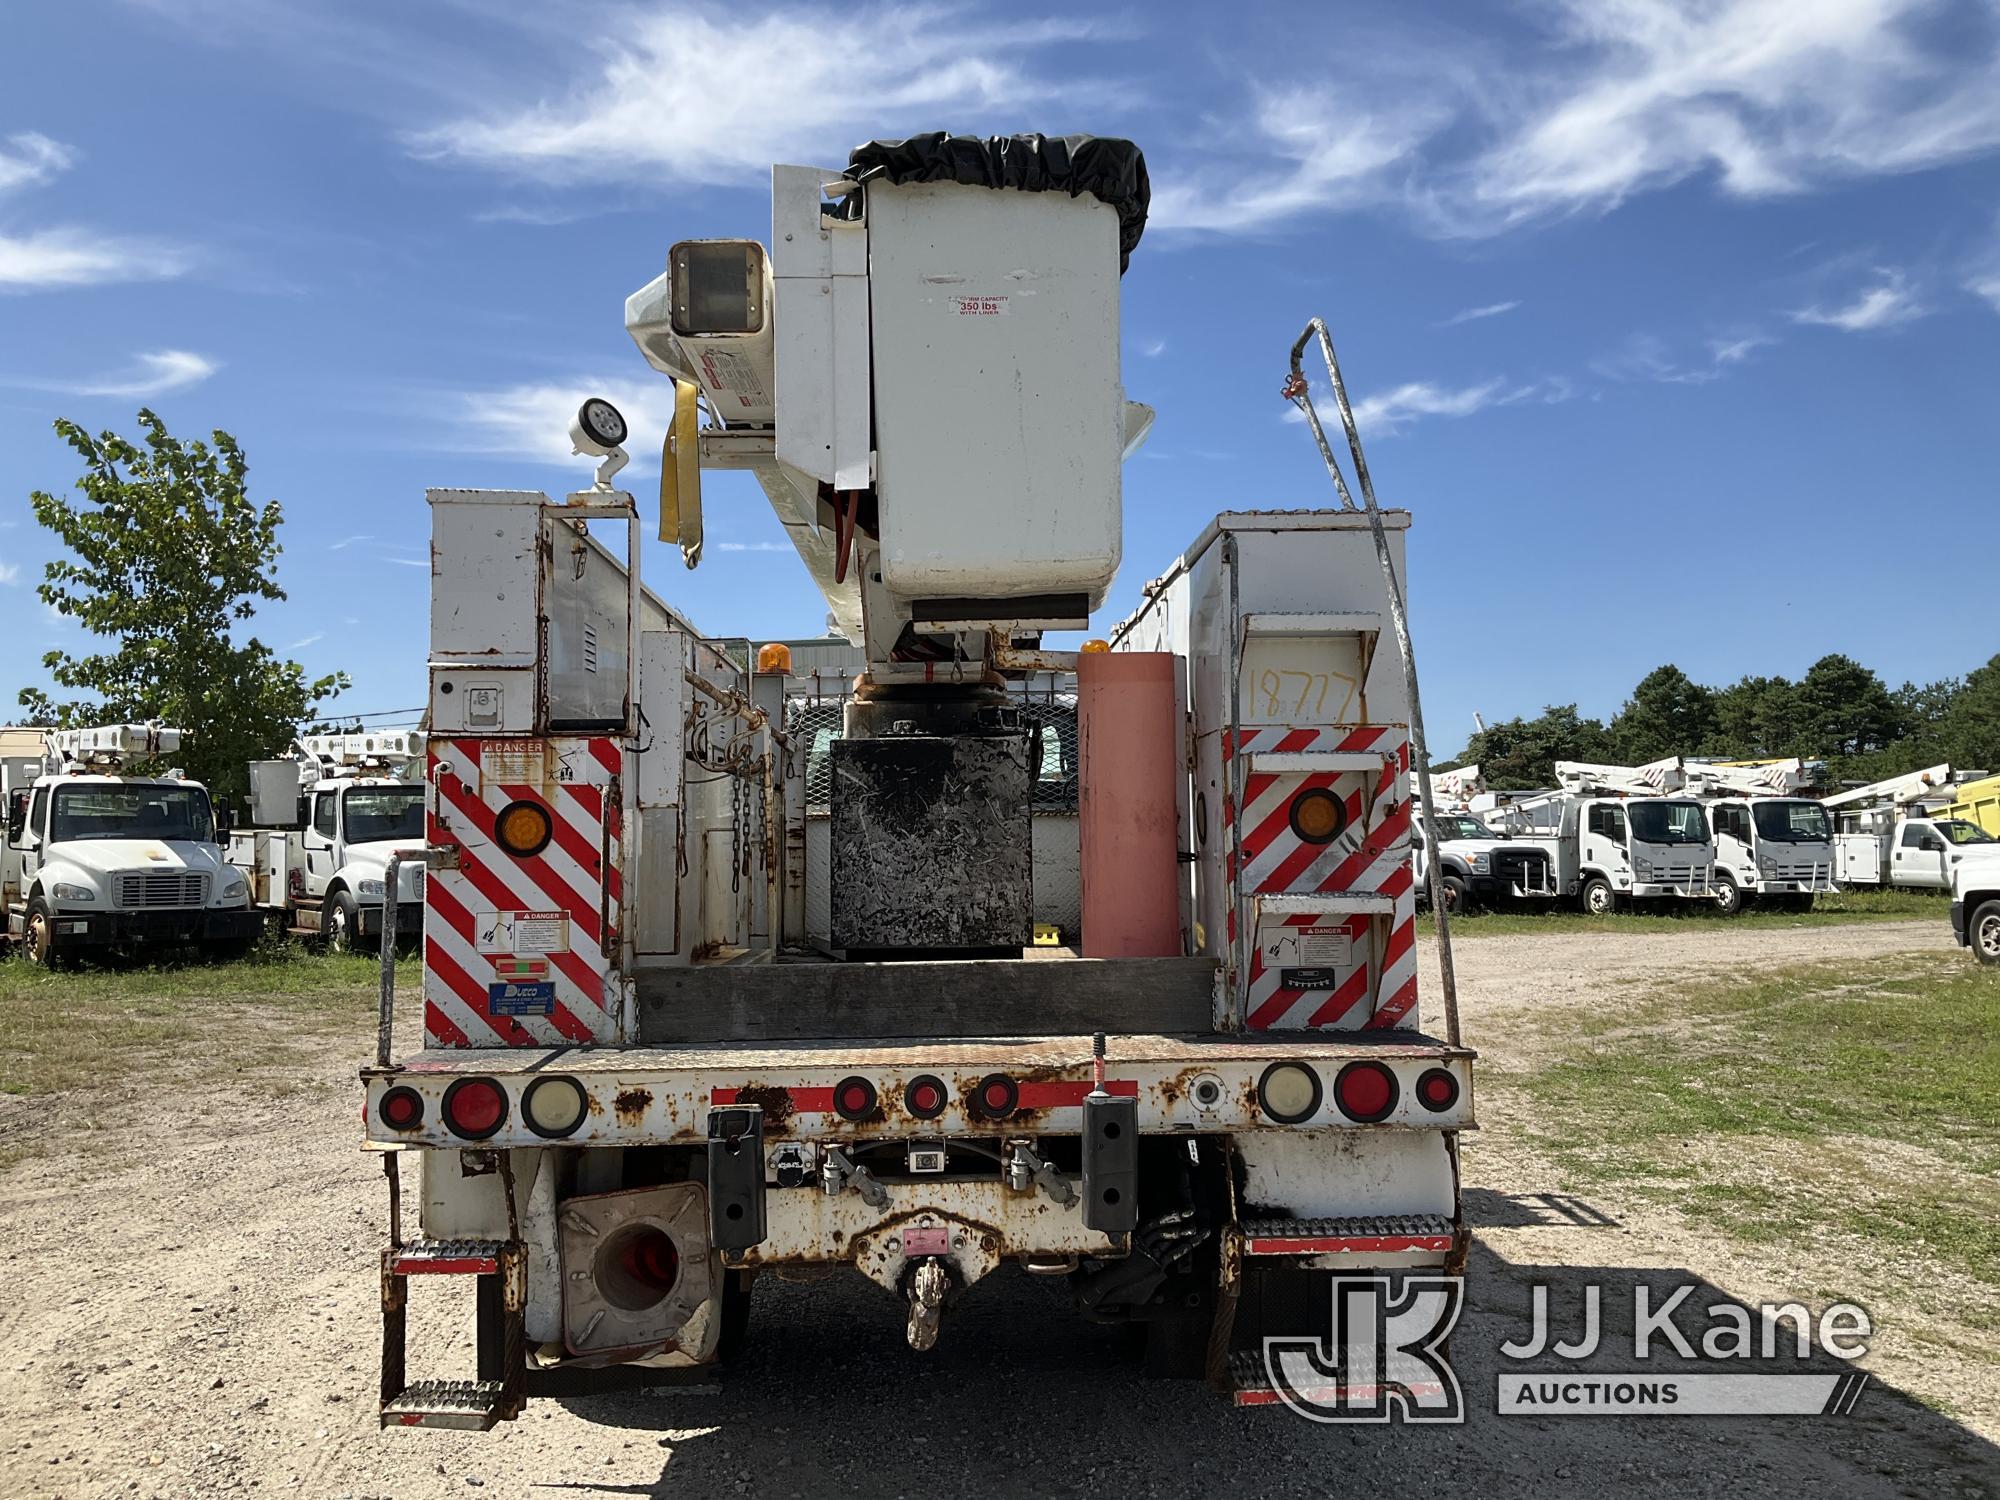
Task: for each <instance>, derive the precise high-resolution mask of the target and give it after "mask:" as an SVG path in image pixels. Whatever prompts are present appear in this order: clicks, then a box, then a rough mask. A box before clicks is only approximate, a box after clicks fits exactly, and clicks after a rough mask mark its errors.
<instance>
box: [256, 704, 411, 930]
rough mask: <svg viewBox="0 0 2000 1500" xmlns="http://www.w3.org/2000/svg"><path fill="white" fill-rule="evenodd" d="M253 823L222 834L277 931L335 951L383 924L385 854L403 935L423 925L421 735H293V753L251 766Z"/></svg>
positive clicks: (384, 732) (399, 732)
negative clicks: (394, 858) (393, 870)
mask: <svg viewBox="0 0 2000 1500" xmlns="http://www.w3.org/2000/svg"><path fill="white" fill-rule="evenodd" d="M250 805H251V812H250V819H251V824H252V826H251V827H248V828H239V829H236V830H235V831H233V832H232V833H231V834H230V836H229V863H230V864H232V865H234V866H235V867H236V868H237V869H238V870H241V871H242V872H243V875H244V877H245V878H246V879H247V880H248V881H249V882H250V888H251V893H252V896H253V897H254V899H255V901H256V903H257V905H258V907H259V908H261V909H262V910H264V911H267V912H272V913H275V914H276V915H277V918H278V921H279V924H280V925H281V926H282V927H283V928H284V930H285V931H287V932H290V933H293V934H295V935H299V936H311V937H317V938H319V939H321V940H323V941H324V942H325V943H326V944H327V946H328V947H330V948H333V949H335V950H336V951H339V952H343V953H344V952H347V951H349V950H351V949H352V948H353V947H354V946H355V945H356V944H357V943H360V942H364V941H372V940H374V939H376V938H379V937H380V936H381V932H382V893H383V889H384V887H383V881H384V877H385V872H386V871H387V868H388V862H389V856H390V855H391V854H393V853H395V852H397V851H399V850H400V851H402V852H404V853H407V854H409V855H410V856H412V857H411V859H410V860H409V861H408V862H407V863H405V864H404V865H403V867H402V869H401V872H400V874H399V876H398V879H397V897H398V900H399V902H400V903H401V905H402V908H403V910H402V913H401V916H400V918H399V920H398V921H397V924H396V931H397V933H398V935H399V936H400V937H401V938H402V940H403V941H404V942H406V943H413V942H414V941H415V940H416V939H417V937H418V936H419V935H421V933H422V932H423V899H424V885H423V881H424V871H423V864H422V860H421V858H420V856H421V854H422V852H423V847H424V736H423V733H422V732H421V731H419V730H411V729H395V730H377V731H374V732H370V733H354V734H309V735H304V736H301V737H300V739H299V740H298V742H297V743H296V744H295V745H294V746H293V750H292V754H291V755H290V756H289V757H287V758H284V759H280V760H260V761H253V762H252V763H251V766H250Z"/></svg>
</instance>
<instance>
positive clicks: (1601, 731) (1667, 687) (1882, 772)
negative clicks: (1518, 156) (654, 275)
mask: <svg viewBox="0 0 2000 1500" xmlns="http://www.w3.org/2000/svg"><path fill="white" fill-rule="evenodd" d="M1668 755H1690V756H1692V755H1699V756H1708V757H1712V758H1714V759H1718V760H1757V759H1777V758H1783V757H1788V756H1794V755H1795V756H1798V757H1800V758H1801V759H1804V760H1824V761H1826V762H1827V765H1828V774H1829V776H1830V777H1831V778H1832V779H1833V780H1835V781H1879V780H1881V779H1882V778H1884V777H1888V776H1899V775H1901V774H1903V773H1904V772H1906V771H1916V770H1921V769H1923V768H1924V767H1925V766H1933V765H1937V764H1939V763H1941V762H1949V763H1950V764H1951V765H1952V766H1954V767H1956V768H1959V769H1972V768H1979V769H1987V770H1993V771H2000V656H1995V657H1993V658H1991V659H1990V660H1989V661H1987V662H1986V664H1985V665H1984V666H1980V667H1975V668H1974V669H1973V670H1972V671H1970V672H1968V673H1967V674H1966V675H1965V676H1963V677H1947V678H1943V679H1941V680H1940V681H1937V682H1928V683H1922V684H1918V683H1913V682H1906V683H1904V684H1903V685H1902V686H1901V687H1899V688H1894V689H1891V688H1890V687H1889V686H1888V685H1887V684H1885V683H1884V682H1883V681H1882V679H1881V678H1880V677H1879V676H1877V675H1876V674H1875V673H1874V672H1872V671H1870V670H1869V669H1868V668H1867V667H1864V666H1862V665H1861V663H1859V662H1857V661H1855V660H1853V659H1852V658H1851V657H1847V656H1840V655H1832V656H1822V657H1821V658H1820V659H1819V660H1818V661H1816V662H1814V663H1813V664H1812V666H1811V667H1809V668H1807V670H1806V673H1805V675H1804V676H1802V677H1800V678H1799V679H1798V680H1797V681H1792V680H1790V679H1789V678H1785V677H1755V676H1753V677H1745V678H1743V679H1741V680H1740V681H1738V682H1733V683H1731V684H1729V685H1728V686H1727V687H1708V686H1705V685H1704V684H1702V683H1699V682H1696V681H1694V680H1693V679H1692V678H1691V677H1689V676H1688V675H1687V673H1685V672H1683V671H1682V670H1681V669H1680V668H1679V667H1677V666H1674V665H1673V664H1672V663H1668V664H1667V665H1665V666H1662V667H1656V668H1654V669H1653V670H1652V671H1651V672H1648V673H1647V674H1646V675H1645V676H1644V677H1643V678H1641V679H1640V680H1639V684H1638V686H1636V687H1635V688H1633V689H1632V696H1631V697H1629V698H1627V699H1626V700H1625V704H1624V706H1623V707H1622V708H1620V709H1619V710H1618V712H1617V713H1615V714H1613V715H1612V717H1611V722H1610V723H1608V724H1607V723H1605V722H1604V721H1602V720H1600V719H1592V718H1585V717H1584V716H1583V715H1581V714H1580V713H1578V712H1577V707H1576V705H1575V704H1574V703H1564V704H1553V705H1550V706H1548V707H1546V708H1544V709H1543V710H1542V712H1541V713H1540V715H1538V716H1537V717H1535V718H1532V719H1524V718H1513V719H1508V720H1506V721H1505V722H1503V723H1498V724H1489V725H1488V726H1487V727H1486V728H1485V729H1483V730H1481V731H1480V732H1479V733H1477V734H1475V735H1473V736H1472V738H1471V740H1469V741H1468V742H1467V744H1466V747H1465V749H1464V750H1463V751H1462V752H1461V753H1460V754H1459V755H1458V757H1457V758H1456V759H1455V760H1453V761H1452V762H1451V764H1453V765H1474V764H1476V765H1478V766H1479V767H1480V771H1481V774H1482V775H1483V776H1484V777H1485V780H1486V784H1487V785H1488V786H1490V787H1493V788H1494V789H1496V790H1499V791H1525V790H1528V789H1530V788H1535V787H1546V786H1552V785H1554V784H1555V763H1556V762H1557V761H1559V760H1582V761H1600V762H1607V763H1610V764H1614V765H1642V764H1644V763H1645V762H1647V761H1649V760H1658V759H1660V758H1661V757H1663V756H1668Z"/></svg>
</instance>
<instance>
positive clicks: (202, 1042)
mask: <svg viewBox="0 0 2000 1500" xmlns="http://www.w3.org/2000/svg"><path fill="white" fill-rule="evenodd" d="M380 974H381V968H380V965H379V964H378V963H377V961H376V960H375V959H373V958H369V957H365V956H362V955H358V954H333V953H315V952H308V951H305V950H303V949H298V948H273V949H270V950H260V952H259V953H258V954H256V955H255V956H253V957H251V958H248V959H245V960H243V961H241V962H238V963H230V964H204V963H187V964H160V965H146V966H138V965H129V966H117V965H112V964H106V965H102V966H92V967H87V968H79V969H70V970H58V971H56V972H54V973H51V972H49V971H48V970H45V969H40V968H37V967H36V966H35V965H33V964H31V963H28V962H27V961H26V960H24V959H21V958H13V959H9V960H7V961H6V962H0V1035H4V1036H5V1037H6V1038H7V1046H6V1047H5V1048H4V1049H0V1094H12V1095H17V1096H29V1097H34V1096H39V1095H46V1094H58V1093H68V1092H71V1091H103V1092H115V1091H118V1090H121V1089H125V1088H128V1087H130V1086H131V1084H133V1083H134V1082H136V1081H138V1080H139V1079H140V1078H142V1077H150V1076H171V1075H172V1074H173V1073H174V1072H175V1071H176V1070H177V1069H178V1068H179V1067H180V1066H181V1065H182V1064H185V1063H190V1062H195V1061H198V1060H208V1061H214V1060H216V1059H221V1060H223V1061H224V1062H227V1063H230V1064H232V1065H235V1064H240V1063H244V1062H253V1063H255V1064H258V1065H262V1064H268V1063H271V1062H279V1061H283V1060H284V1059H285V1058H286V1057H288V1056H290V1055H291V1053H292V1052H293V1050H294V1048H295V1046H296V1044H297V1043H298V1042H299V1041H301V1040H303V1039H304V1038H306V1037H308V1036H318V1035H325V1034H327V1033H331V1032H340V1031H346V1032H351V1033H353V1034H354V1035H356V1036H357V1037H360V1036H362V1035H363V1034H364V1033H365V1034H369V1035H372V1033H373V1026H374V1016H375V1006H376V997H377V993H378V990H379V986H380ZM421 986H422V972H421V968H420V966H419V963H418V961H416V960H414V959H410V960H405V961H403V962H402V963H400V964H398V965H397V974H396V991H397V996H398V998H399V1000H401V1001H402V1003H403V1004H405V1005H408V1004H410V1003H413V997H414V996H415V995H417V994H418V993H419V992H420V990H421ZM362 1061H363V1059H362V1057H361V1056H360V1055H359V1054H358V1053H357V1055H356V1058H355V1063H356V1065H357V1066H359V1064H360V1063H361V1062H362Z"/></svg>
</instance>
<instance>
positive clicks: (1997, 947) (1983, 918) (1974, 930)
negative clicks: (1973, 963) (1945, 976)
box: [1966, 901, 2000, 964]
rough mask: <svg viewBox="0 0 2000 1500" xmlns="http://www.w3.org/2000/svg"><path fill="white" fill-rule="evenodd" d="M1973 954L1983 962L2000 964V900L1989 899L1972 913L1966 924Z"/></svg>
mask: <svg viewBox="0 0 2000 1500" xmlns="http://www.w3.org/2000/svg"><path fill="white" fill-rule="evenodd" d="M1966 932H1967V933H1968V934H1969V935H1970V936H1971V938H1972V956H1973V957H1974V958H1976V959H1978V960H1979V961H1980V962H1981V963H1983V964H2000V901H1988V902H1986V903H1985V904H1984V905H1982V906H1980V907H1978V908H1977V909H1976V910H1975V911H1974V912H1973V913H1972V921H1971V922H1970V923H1968V924H1967V925H1966Z"/></svg>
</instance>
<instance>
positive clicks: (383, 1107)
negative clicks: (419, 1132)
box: [375, 1085, 424, 1130]
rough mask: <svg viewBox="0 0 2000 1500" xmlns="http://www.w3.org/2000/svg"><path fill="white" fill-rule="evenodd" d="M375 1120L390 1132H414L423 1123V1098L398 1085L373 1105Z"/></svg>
mask: <svg viewBox="0 0 2000 1500" xmlns="http://www.w3.org/2000/svg"><path fill="white" fill-rule="evenodd" d="M375 1118H376V1119H378V1120H380V1121H381V1122H382V1123H383V1124H384V1125H386V1126H388V1127H389V1128H390V1129H391V1130H415V1129H416V1128H417V1127H418V1126H419V1125H421V1124H423V1123H424V1096H423V1095H422V1094H420V1093H418V1092H417V1091H416V1090H415V1089H410V1088H403V1087H401V1086H400V1085H399V1086H398V1087H396V1088H393V1089H390V1090H389V1091H388V1092H387V1093H386V1094H384V1095H383V1096H382V1097H381V1098H380V1099H379V1100H377V1101H376V1104H375Z"/></svg>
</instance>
